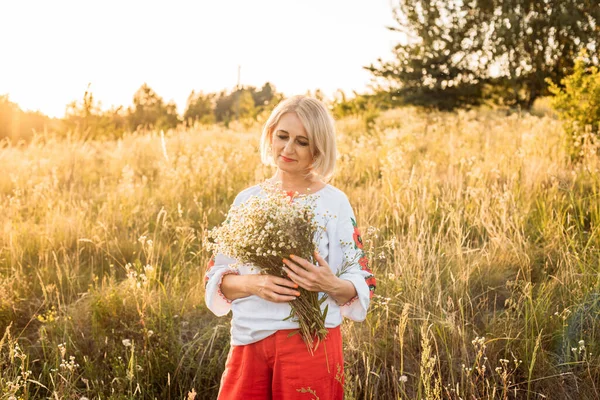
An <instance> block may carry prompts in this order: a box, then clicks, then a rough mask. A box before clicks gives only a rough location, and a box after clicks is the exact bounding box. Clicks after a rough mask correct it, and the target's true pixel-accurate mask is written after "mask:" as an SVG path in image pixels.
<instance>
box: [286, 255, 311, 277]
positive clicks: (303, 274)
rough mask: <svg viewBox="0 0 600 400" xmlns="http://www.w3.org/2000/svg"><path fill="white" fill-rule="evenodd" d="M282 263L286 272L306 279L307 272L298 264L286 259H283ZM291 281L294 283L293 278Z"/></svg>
mask: <svg viewBox="0 0 600 400" xmlns="http://www.w3.org/2000/svg"><path fill="white" fill-rule="evenodd" d="M283 263H284V264H285V265H286V266H287V270H288V271H292V272H294V273H295V274H296V275H298V276H301V277H303V278H307V277H308V274H309V273H308V271H306V270H305V269H304V268H302V267H301V266H299V265H298V264H295V263H293V262H292V261H290V260H288V259H287V258H284V259H283ZM284 268H285V267H284ZM288 276H289V275H288ZM292 280H293V281H294V279H293V278H292Z"/></svg>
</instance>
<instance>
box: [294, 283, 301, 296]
mask: <svg viewBox="0 0 600 400" xmlns="http://www.w3.org/2000/svg"><path fill="white" fill-rule="evenodd" d="M294 288H296V289H298V284H295V285H294ZM299 295H300V294H298V296H299Z"/></svg>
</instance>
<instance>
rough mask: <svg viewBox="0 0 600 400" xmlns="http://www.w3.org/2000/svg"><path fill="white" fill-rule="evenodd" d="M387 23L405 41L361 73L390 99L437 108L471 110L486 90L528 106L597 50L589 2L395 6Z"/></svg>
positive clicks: (599, 32)
mask: <svg viewBox="0 0 600 400" xmlns="http://www.w3.org/2000/svg"><path fill="white" fill-rule="evenodd" d="M394 18H395V20H396V22H397V26H395V27H391V28H390V29H392V30H394V31H398V32H401V33H403V34H404V35H405V38H406V40H405V41H404V42H403V43H401V44H398V45H397V46H396V47H395V48H394V50H393V59H392V60H391V61H382V60H381V59H379V60H378V61H377V65H374V64H371V65H370V66H368V67H366V69H368V70H369V71H371V72H372V73H373V75H374V77H375V78H376V79H378V80H379V81H380V83H381V85H382V87H383V88H385V90H387V91H388V92H389V93H390V94H391V95H392V96H396V97H398V98H400V99H402V101H404V102H408V103H412V104H422V105H432V106H435V107H438V108H453V107H456V106H461V105H469V104H478V103H479V102H481V101H482V99H483V98H484V96H485V94H486V91H487V90H489V87H490V86H491V87H499V88H501V89H502V93H503V94H504V101H505V102H507V103H509V104H519V105H523V106H525V107H529V106H531V105H532V104H533V101H534V100H535V98H537V97H538V96H540V95H543V94H546V93H547V85H546V84H545V79H546V78H547V77H551V78H552V79H553V80H555V81H558V80H560V79H562V77H564V76H566V75H567V74H569V73H571V72H572V68H573V59H574V58H575V55H576V54H577V52H578V51H579V50H580V49H582V48H588V49H598V48H599V45H600V43H599V41H600V39H599V38H600V7H599V6H598V4H597V1H596V0H545V1H537V0H464V1H461V0H453V1H442V0H415V1H412V0H396V2H395V5H394ZM595 62H596V63H598V59H597V58H596V59H595ZM492 91H494V90H492Z"/></svg>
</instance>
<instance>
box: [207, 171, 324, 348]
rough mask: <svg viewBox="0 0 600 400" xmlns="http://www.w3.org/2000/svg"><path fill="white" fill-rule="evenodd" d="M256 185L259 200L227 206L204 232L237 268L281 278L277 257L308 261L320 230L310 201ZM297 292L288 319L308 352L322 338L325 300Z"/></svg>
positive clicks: (280, 267)
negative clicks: (247, 266) (260, 194)
mask: <svg viewBox="0 0 600 400" xmlns="http://www.w3.org/2000/svg"><path fill="white" fill-rule="evenodd" d="M262 187H263V190H264V191H265V192H266V196H265V197H256V196H254V197H251V198H250V199H249V200H248V201H246V202H245V203H243V204H240V205H239V206H233V207H231V209H230V210H229V214H228V215H227V219H226V220H225V222H223V224H222V225H220V226H217V227H215V228H213V229H212V230H211V231H210V232H209V237H210V238H211V239H212V240H214V242H213V243H210V244H209V249H210V250H212V251H213V252H215V253H217V252H218V253H221V254H225V255H227V256H229V257H231V258H234V259H236V261H237V263H239V264H240V265H241V264H252V265H253V266H254V267H256V268H258V269H259V270H260V272H261V273H263V274H269V275H274V276H278V277H282V278H287V276H286V274H285V273H284V271H283V267H284V266H285V265H284V264H283V258H287V257H289V255H290V254H295V255H298V256H300V257H302V258H305V259H307V260H312V254H313V252H314V251H315V250H316V249H317V244H316V242H315V240H316V239H317V238H318V235H319V234H320V233H321V230H322V229H324V228H322V227H320V226H319V225H318V224H317V221H316V219H315V208H316V205H315V199H314V197H311V196H305V195H298V194H297V193H295V194H292V193H289V192H288V193H286V192H284V191H283V190H281V189H280V187H278V186H275V185H271V184H267V183H265V184H263V185H262ZM294 199H297V200H299V201H294ZM233 266H234V267H235V265H233ZM238 266H239V265H238ZM298 290H299V291H300V296H299V297H298V298H297V299H296V300H294V301H291V302H289V304H290V306H291V308H292V310H291V313H290V316H289V317H288V318H293V319H294V320H295V321H297V322H298V324H299V325H300V331H299V332H300V334H301V335H302V338H303V339H304V342H305V343H306V345H307V347H308V349H309V351H311V352H312V351H313V350H315V349H316V347H317V346H318V344H319V342H320V340H321V339H323V338H325V336H326V335H327V330H326V329H325V317H326V316H327V307H325V309H324V310H323V311H321V304H322V303H323V302H324V301H325V299H326V298H327V296H323V297H321V299H319V294H318V293H317V292H311V291H307V290H305V289H304V288H302V287H300V288H298Z"/></svg>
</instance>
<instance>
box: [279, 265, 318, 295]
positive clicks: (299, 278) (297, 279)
mask: <svg viewBox="0 0 600 400" xmlns="http://www.w3.org/2000/svg"><path fill="white" fill-rule="evenodd" d="M283 270H284V271H285V272H286V273H287V274H288V276H289V277H290V279H292V280H293V281H294V282H296V283H297V284H298V285H300V286H301V287H303V288H304V289H306V290H310V287H311V286H312V285H311V284H310V282H309V281H308V280H307V279H305V278H304V277H302V276H300V275H298V274H297V273H295V272H294V271H292V270H291V269H289V268H286V267H284V268H283Z"/></svg>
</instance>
